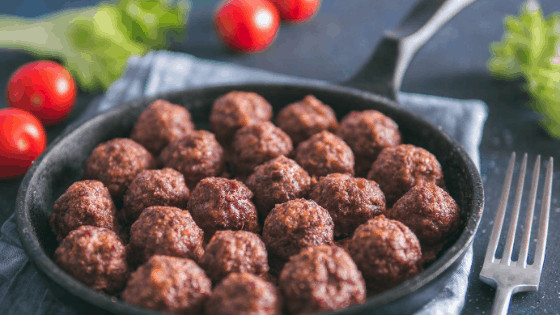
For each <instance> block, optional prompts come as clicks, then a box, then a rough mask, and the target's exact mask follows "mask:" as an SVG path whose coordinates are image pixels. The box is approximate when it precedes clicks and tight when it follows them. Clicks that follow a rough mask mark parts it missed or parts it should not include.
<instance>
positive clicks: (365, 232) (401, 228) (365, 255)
mask: <svg viewBox="0 0 560 315" xmlns="http://www.w3.org/2000/svg"><path fill="white" fill-rule="evenodd" d="M348 251H349V252H350V255H351V256H352V258H353V259H354V261H355V262H356V265H357V266H358V268H359V269H360V270H361V271H362V274H363V276H364V279H365V280H366V284H367V286H368V289H369V290H370V292H371V293H379V292H381V291H383V290H386V289H389V288H392V287H394V286H396V285H398V284H399V283H401V282H403V281H404V280H406V279H409V278H411V277H412V276H414V275H416V274H417V273H418V272H420V270H421V259H422V252H421V251H420V243H419V242H418V239H417V238H416V236H415V235H414V233H412V231H411V230H410V229H409V228H408V227H406V225H404V224H402V223H401V222H399V221H396V220H391V219H387V218H385V216H383V215H380V216H377V217H375V218H373V219H371V220H369V221H368V222H366V223H364V224H362V225H360V226H359V227H358V228H357V229H356V231H355V232H354V236H353V237H352V240H351V241H350V244H349V246H348Z"/></svg>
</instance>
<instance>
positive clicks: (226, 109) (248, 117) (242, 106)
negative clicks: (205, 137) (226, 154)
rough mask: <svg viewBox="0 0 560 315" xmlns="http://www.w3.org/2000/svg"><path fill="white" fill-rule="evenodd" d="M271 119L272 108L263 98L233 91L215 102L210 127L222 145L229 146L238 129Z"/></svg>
mask: <svg viewBox="0 0 560 315" xmlns="http://www.w3.org/2000/svg"><path fill="white" fill-rule="evenodd" d="M271 118H272V106H271V105H270V104H269V103H268V102H267V101H266V100H265V99H264V98H263V97H262V96H260V95H258V94H257V93H253V92H241V91H233V92H229V93H227V94H226V95H223V96H221V97H219V98H218V99H217V100H216V101H215V102H214V105H212V112H211V113H210V125H211V126H212V131H214V133H215V134H216V138H217V139H218V140H219V141H220V143H222V144H223V145H227V144H230V143H231V141H232V140H233V136H234V135H235V132H236V131H237V130H238V129H241V128H242V127H245V126H248V125H253V124H256V123H260V122H263V121H268V120H270V119H271Z"/></svg>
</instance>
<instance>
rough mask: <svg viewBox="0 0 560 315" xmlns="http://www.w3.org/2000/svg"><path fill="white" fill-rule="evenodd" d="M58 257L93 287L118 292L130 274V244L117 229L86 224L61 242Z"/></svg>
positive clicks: (69, 270) (78, 277) (55, 253)
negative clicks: (128, 246)
mask: <svg viewBox="0 0 560 315" xmlns="http://www.w3.org/2000/svg"><path fill="white" fill-rule="evenodd" d="M54 261H55V263H56V264H57V265H59V266H60V268H62V269H64V270H65V271H66V272H68V273H69V274H70V275H71V276H72V277H74V278H76V279H77V280H79V281H81V282H83V283H85V284H86V285H88V286H90V287H91V288H93V289H95V290H98V291H104V292H107V293H114V292H117V291H119V290H120V289H122V288H123V287H124V285H125V283H126V279H127V277H128V266H127V264H126V248H125V246H124V245H123V244H122V243H121V241H120V239H119V237H118V236H117V234H115V232H113V231H111V230H109V229H106V228H101V227H95V226H90V225H83V226H81V227H79V228H78V229H77V230H73V231H72V232H70V233H69V234H68V236H66V238H64V239H63V240H62V242H60V245H59V246H58V248H57V249H56V250H55V252H54Z"/></svg>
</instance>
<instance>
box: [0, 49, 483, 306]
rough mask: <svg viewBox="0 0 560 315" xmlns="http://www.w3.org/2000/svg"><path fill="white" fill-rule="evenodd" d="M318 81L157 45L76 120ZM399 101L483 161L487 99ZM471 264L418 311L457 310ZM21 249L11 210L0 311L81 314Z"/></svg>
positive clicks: (468, 258)
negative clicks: (181, 97) (171, 97)
mask: <svg viewBox="0 0 560 315" xmlns="http://www.w3.org/2000/svg"><path fill="white" fill-rule="evenodd" d="M255 82H283V83H294V82H302V83H315V84H321V85H329V84H330V83H328V82H324V81H316V80H309V79H302V78H295V77H290V76H287V75H280V74H276V73H270V72H266V71H262V70H257V69H249V68H245V67H240V66H236V65H232V64H225V63H220V62H213V61H207V60H202V59H198V58H195V57H193V56H189V55H185V54H179V53H172V52H168V51H157V52H152V53H149V54H148V55H146V56H144V57H141V58H139V57H133V58H131V59H130V60H129V62H128V68H127V71H126V73H125V74H124V76H123V77H122V78H121V79H120V80H118V81H116V82H115V83H114V84H113V85H112V86H111V87H110V89H109V90H108V92H107V93H106V94H105V95H104V97H103V98H101V99H100V100H98V101H97V102H94V103H92V104H91V105H90V107H89V108H88V109H87V110H86V111H85V113H84V116H83V117H82V118H81V119H79V121H78V122H77V123H79V122H80V121H83V120H85V119H88V118H91V117H93V116H94V115H96V114H98V113H100V112H102V111H105V110H108V109H111V108H113V107H115V106H118V105H121V104H123V103H125V102H127V101H130V100H133V99H137V98H140V97H144V96H153V95H156V94H158V93H161V92H165V91H173V90H179V89H183V88H185V87H201V86H210V85H219V84H226V83H255ZM399 102H400V103H401V104H402V105H403V106H404V107H405V108H408V109H410V110H411V111H413V112H416V113H418V114H419V115H421V116H423V117H424V118H426V119H427V120H429V121H431V122H433V123H435V124H436V125H440V126H441V128H442V129H443V130H445V131H446V132H447V133H448V134H449V135H451V136H452V137H453V138H455V139H457V140H458V141H459V142H460V143H461V144H462V145H463V146H464V147H465V149H466V150H467V152H469V154H470V155H471V157H472V159H473V161H475V163H476V164H477V165H479V164H478V163H479V155H478V146H479V144H480V140H481V137H482V128H483V125H484V122H485V120H486V116H487V108H486V104H484V103H483V102H481V101H477V100H456V99H447V98H441V97H435V96H426V95H419V94H409V93H400V94H399ZM471 264H472V248H471V249H469V251H468V252H467V254H466V255H465V258H464V259H463V261H462V262H461V264H460V267H459V268H458V270H457V271H456V273H455V274H454V275H453V276H452V278H451V279H450V281H449V283H448V284H447V285H446V286H445V288H444V289H443V290H442V291H441V292H440V293H439V294H438V296H437V297H436V298H434V299H433V300H432V301H430V302H429V303H428V304H426V305H425V306H424V307H423V308H422V309H421V310H419V311H418V312H417V314H422V315H424V314H458V313H459V312H460V311H461V309H462V308H463V305H464V302H465V294H466V292H467V285H468V275H469V273H470V269H471ZM47 281H49V280H48V279H47V278H46V277H45V276H43V275H42V274H40V273H39V272H38V271H37V269H36V268H35V266H34V265H33V264H32V262H30V260H29V258H28V257H27V255H26V254H25V252H24V250H23V249H22V246H21V243H20V241H19V237H18V234H17V229H16V223H15V219H14V216H13V215H12V216H11V218H10V219H8V221H6V222H5V224H4V225H3V226H2V229H1V235H0V310H1V313H2V314H30V313H33V314H78V310H75V309H73V308H72V307H71V306H68V305H66V304H63V303H62V302H60V301H59V300H57V299H56V297H55V296H54V294H53V292H52V291H51V290H50V289H49V287H48V285H47Z"/></svg>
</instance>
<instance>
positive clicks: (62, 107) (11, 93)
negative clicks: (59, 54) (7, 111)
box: [6, 60, 76, 125]
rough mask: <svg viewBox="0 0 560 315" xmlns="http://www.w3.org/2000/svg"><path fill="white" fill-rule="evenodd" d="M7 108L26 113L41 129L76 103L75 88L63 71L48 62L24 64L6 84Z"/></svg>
mask: <svg viewBox="0 0 560 315" xmlns="http://www.w3.org/2000/svg"><path fill="white" fill-rule="evenodd" d="M6 94H7V98H8V104H9V105H10V106H12V107H17V108H21V109H23V110H26V111H28V112H30V113H32V114H33V115H35V116H36V117H37V118H39V119H40V120H41V121H42V122H43V123H44V124H45V125H51V124H54V123H57V122H59V121H61V120H63V119H64V118H66V116H68V114H69V113H70V111H71V110H72V107H73V106H74V101H75V100H76V84H75V82H74V78H72V75H71V74H70V72H68V70H66V68H64V67H63V66H61V65H60V64H58V63H56V62H52V61H46V60H42V61H35V62H30V63H27V64H25V65H23V66H21V67H20V68H19V69H17V70H16V72H14V73H13V74H12V76H11V77H10V80H9V81H8V89H7V93H6Z"/></svg>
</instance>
